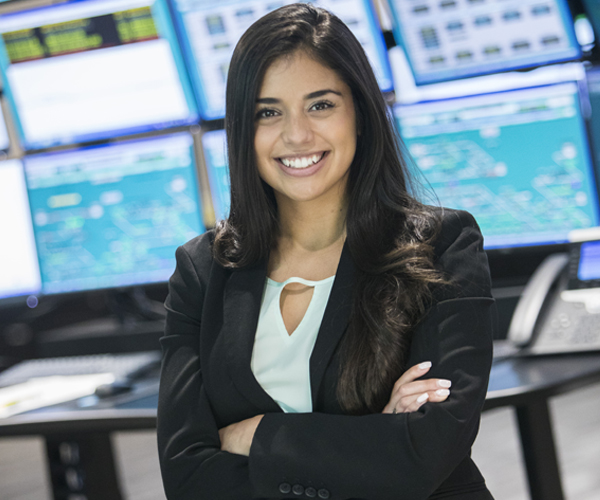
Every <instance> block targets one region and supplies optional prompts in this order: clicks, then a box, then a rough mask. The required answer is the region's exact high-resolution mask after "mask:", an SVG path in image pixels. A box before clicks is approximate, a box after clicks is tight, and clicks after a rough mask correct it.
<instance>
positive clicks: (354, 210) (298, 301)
mask: <svg viewBox="0 0 600 500" xmlns="http://www.w3.org/2000/svg"><path fill="white" fill-rule="evenodd" d="M225 122H226V129H227V141H228V158H229V167H230V176H231V210H230V215H229V217H228V219H227V220H225V221H222V222H221V223H220V224H219V225H218V226H217V227H216V228H215V229H214V230H212V231H209V232H208V233H206V234H205V235H202V236H200V237H198V238H196V239H194V240H192V241H190V242H188V243H187V244H185V245H184V246H182V247H180V248H179V249H178V251H177V269H176V271H175V274H174V275H173V277H172V278H171V281H170V285H169V296H168V298H167V301H166V307H167V311H168V315H167V327H166V332H165V336H164V337H163V338H162V339H161V343H162V346H163V351H164V359H163V371H162V376H161V389H160V398H159V414H158V445H159V452H160V461H161V470H162V475H163V482H164V486H165V491H166V493H167V497H168V498H169V499H177V500H186V499H190V500H191V499H210V500H215V499H219V500H221V499H223V500H245V499H250V498H256V499H275V498H316V497H318V498H322V499H327V498H331V499H340V500H343V499H370V500H386V499H390V500H392V499H393V500H398V499H399V498H402V499H406V500H418V499H427V498H436V499H440V498H447V499H454V500H490V499H491V498H492V497H491V495H490V493H489V491H488V490H487V488H486V486H485V482H484V480H483V478H482V476H481V474H480V473H479V471H478V470H477V467H476V466H475V464H474V463H473V462H472V460H471V458H470V449H471V445H472V443H473V441H474V439H475V436H476V434H477V428H478V424H479V419H480V413H481V408H482V405H483V402H484V399H485V394H486V388H487V380H488V376H489V370H490V365H491V339H492V328H493V323H492V317H493V308H494V301H493V299H492V298H491V293H490V279H489V271H488V267H487V260H486V256H485V253H484V252H483V247H482V236H481V233H480V232H479V228H478V227H477V224H476V223H475V221H474V219H473V217H471V216H470V215H469V214H468V213H466V212H458V211H453V210H448V209H442V208H435V207H429V206H426V205H423V204H421V203H419V202H418V201H417V200H416V199H415V198H414V197H413V196H412V195H411V194H410V193H411V192H414V190H412V189H409V186H410V182H411V180H410V177H409V173H408V172H409V171H408V168H407V164H406V160H405V158H404V157H403V155H402V153H401V151H402V147H401V144H400V143H399V140H398V139H397V137H396V134H395V132H394V128H393V125H392V123H391V121H390V113H388V110H387V107H386V104H385V101H384V99H383V96H382V95H381V92H380V91H379V87H378V84H377V81H376V79H375V76H374V75H373V71H372V70H371V67H370V65H369V61H368V59H367V57H366V55H365V53H364V51H363V49H362V47H361V45H360V43H359V42H358V41H357V40H356V38H354V36H353V35H352V33H351V32H350V31H349V29H348V28H347V27H346V26H345V25H344V24H343V23H342V22H341V21H340V20H339V19H338V18H337V17H335V16H333V15H332V14H330V13H329V12H327V11H325V10H323V9H319V8H316V7H314V6H312V5H309V4H294V5H290V6H287V7H282V8H281V9H278V10H276V11H273V12H271V13H270V14H268V15H267V16H265V17H264V18H262V19H260V20H258V21H257V22H256V23H255V24H254V25H253V26H251V27H250V28H249V29H248V31H247V32H246V33H245V34H244V36H243V37H242V38H241V39H240V42H239V43H238V45H237V47H236V49H235V52H234V54H233V58H232V61H231V65H230V71H229V76H228V82H227V111H226V118H225ZM425 377H427V378H425ZM450 391H452V394H450Z"/></svg>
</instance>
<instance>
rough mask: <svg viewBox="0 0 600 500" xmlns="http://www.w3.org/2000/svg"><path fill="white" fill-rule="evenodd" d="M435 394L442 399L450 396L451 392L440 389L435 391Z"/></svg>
mask: <svg viewBox="0 0 600 500" xmlns="http://www.w3.org/2000/svg"><path fill="white" fill-rule="evenodd" d="M435 393H436V394H437V395H438V396H440V397H442V398H445V397H446V396H449V395H450V391H449V390H448V389H438V390H437V391H435Z"/></svg>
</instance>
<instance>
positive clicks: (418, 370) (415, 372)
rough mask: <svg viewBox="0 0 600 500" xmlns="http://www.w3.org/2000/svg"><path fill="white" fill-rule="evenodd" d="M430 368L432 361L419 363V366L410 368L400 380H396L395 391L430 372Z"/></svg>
mask: <svg viewBox="0 0 600 500" xmlns="http://www.w3.org/2000/svg"><path fill="white" fill-rule="evenodd" d="M430 368H431V361H424V362H423V363H419V364H418V365H415V366H412V367H410V368H409V369H408V370H406V371H405V372H404V373H403V374H402V376H401V377H400V378H399V379H398V380H396V383H395V384H394V390H396V389H397V388H398V387H401V386H402V385H404V384H407V383H408V382H412V381H413V380H415V379H418V378H419V377H422V376H423V375H425V374H426V373H427V372H428V371H429V369H430Z"/></svg>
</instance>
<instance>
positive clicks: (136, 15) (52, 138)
mask: <svg viewBox="0 0 600 500" xmlns="http://www.w3.org/2000/svg"><path fill="white" fill-rule="evenodd" d="M0 35H1V36H0V70H1V71H2V77H3V79H4V82H5V88H4V91H5V93H6V96H7V98H8V101H9V104H10V105H11V106H12V107H13V110H14V112H15V118H16V119H15V122H16V127H17V130H18V133H19V135H20V136H21V137H20V138H21V140H22V141H23V145H24V146H25V148H27V149H39V148H45V147H49V146H53V145H58V144H73V143H80V142H85V141H90V140H96V139H104V138H111V137H117V136H121V135H123V134H128V133H133V132H142V131H146V130H154V129H161V128H164V127H168V126H176V125H185V124H190V123H194V122H195V121H197V119H198V112H197V108H196V105H195V100H194V96H193V92H192V90H191V85H190V83H189V81H188V78H187V74H186V72H185V65H184V61H183V58H182V56H181V54H180V50H179V46H178V43H177V37H176V34H175V30H174V27H173V26H172V22H171V17H170V14H169V9H168V6H167V4H166V0H79V1H69V2H66V3H60V4H56V5H51V6H48V7H42V8H38V9H34V10H29V11H23V12H17V13H11V14H5V15H2V16H0Z"/></svg>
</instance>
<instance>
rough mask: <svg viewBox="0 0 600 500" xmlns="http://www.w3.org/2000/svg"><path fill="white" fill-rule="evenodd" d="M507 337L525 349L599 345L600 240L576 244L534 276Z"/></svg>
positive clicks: (534, 351) (555, 350)
mask: <svg viewBox="0 0 600 500" xmlns="http://www.w3.org/2000/svg"><path fill="white" fill-rule="evenodd" d="M508 341H509V342H510V343H511V344H513V345H515V346H517V347H520V348H522V349H521V351H520V352H521V353H523V354H552V353H562V352H576V351H590V350H600V240H598V241H586V242H579V243H573V244H571V247H570V250H569V252H568V253H558V254H553V255H550V256H549V257H547V258H546V260H544V261H543V262H542V263H541V264H540V266H539V267H538V268H537V269H536V271H535V272H534V273H533V275H532V276H531V278H530V280H529V282H528V283H527V285H526V286H525V289H524V290H523V294H522V295H521V298H520V300H519V303H518V304H517V307H516V309H515V312H514V314H513V318H512V320H511V323H510V326H509V330H508Z"/></svg>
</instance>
